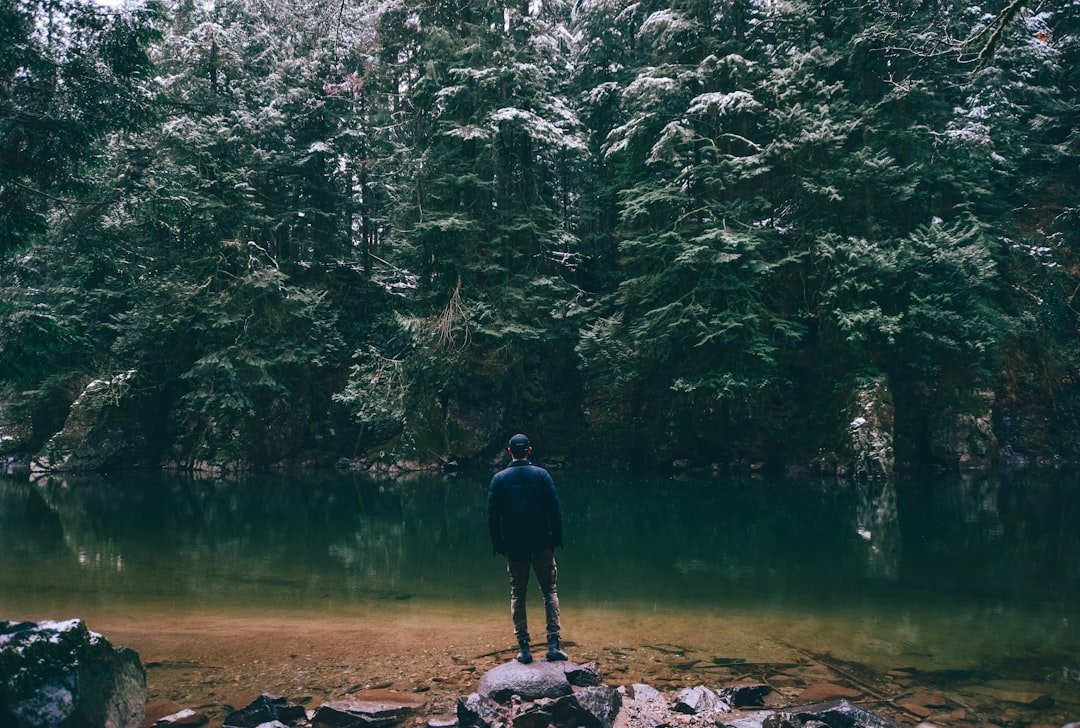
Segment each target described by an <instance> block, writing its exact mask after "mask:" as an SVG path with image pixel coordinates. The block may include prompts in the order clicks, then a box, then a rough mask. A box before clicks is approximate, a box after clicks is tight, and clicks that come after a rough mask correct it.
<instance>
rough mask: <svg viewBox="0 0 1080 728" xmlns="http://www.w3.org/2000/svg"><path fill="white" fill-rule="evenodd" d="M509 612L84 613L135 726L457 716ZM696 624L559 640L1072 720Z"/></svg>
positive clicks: (905, 710) (707, 673)
mask: <svg viewBox="0 0 1080 728" xmlns="http://www.w3.org/2000/svg"><path fill="white" fill-rule="evenodd" d="M379 617H382V621H380V618H379ZM507 619H508V617H507V615H505V614H504V613H503V612H502V610H492V613H491V614H488V615H484V616H482V617H481V618H479V619H468V620H466V619H462V618H460V616H459V615H454V614H453V613H452V612H450V611H448V612H446V613H443V614H440V615H436V616H435V617H434V618H433V617H432V615H431V614H430V613H423V614H412V615H410V614H409V613H408V611H407V610H405V611H403V612H398V613H393V612H392V611H391V610H389V609H388V610H386V611H385V612H383V613H382V614H381V615H375V617H374V618H372V615H368V618H367V619H358V618H357V617H356V615H348V614H345V615H342V614H336V613H335V614H331V615H318V614H314V615H311V617H310V619H304V618H297V617H282V616H253V617H218V616H215V615H214V614H212V613H204V614H200V615H197V616H192V615H188V616H187V617H184V618H178V617H177V616H176V615H174V616H172V617H168V616H166V617H163V618H162V619H161V620H159V621H149V620H143V619H139V618H137V617H136V616H133V615H120V614H113V615H111V616H109V615H106V614H100V615H97V616H92V617H90V618H88V619H86V620H84V621H86V624H87V626H88V627H89V628H90V629H91V630H92V631H94V632H97V633H99V634H102V635H104V636H105V637H106V639H108V640H109V641H110V643H112V644H113V646H114V647H129V648H131V649H134V650H135V651H136V652H138V653H139V656H140V659H141V661H142V663H143V665H144V667H145V669H146V673H147V709H146V721H145V723H144V725H146V726H150V725H152V724H153V723H154V721H156V720H158V719H160V718H162V717H165V716H169V715H173V714H176V713H178V712H180V711H181V710H185V709H190V710H194V711H196V712H197V713H200V714H202V715H204V716H206V717H207V719H208V723H207V725H209V726H212V727H217V726H220V725H221V724H222V722H223V721H224V719H225V717H226V716H227V715H228V714H229V713H230V712H232V711H233V710H237V709H240V708H243V707H245V706H247V705H248V704H250V703H251V702H252V701H253V700H255V699H256V698H258V697H259V696H260V695H263V694H272V695H280V696H283V697H284V698H286V699H288V700H289V701H292V702H295V703H298V704H301V705H303V706H304V707H305V708H307V709H308V710H314V709H315V708H317V707H318V706H319V705H320V704H322V703H324V702H332V701H341V700H355V699H359V698H358V696H361V695H362V694H363V693H364V692H365V691H384V692H392V693H399V694H403V695H409V696H411V697H412V698H413V699H414V700H417V701H418V702H420V701H422V707H421V708H420V709H419V710H418V712H417V713H416V722H417V724H423V723H424V722H426V721H427V719H428V718H433V717H438V716H446V715H452V714H454V712H455V708H456V704H457V701H458V699H459V698H463V697H466V696H468V695H469V694H470V693H472V692H474V691H475V690H476V687H477V683H478V682H479V680H480V677H481V676H482V675H483V674H484V673H485V672H486V671H488V670H490V669H492V668H495V667H498V666H499V665H501V664H504V663H506V662H508V661H511V660H512V659H513V656H514V654H516V645H513V644H512V641H511V640H510V639H509V638H508V637H507V636H506V635H504V633H505V632H508V631H509V630H508V625H507V624H504V622H505V621H507ZM695 628H700V625H693V624H691V625H688V632H687V633H686V634H685V635H682V636H683V637H685V638H686V639H680V640H679V641H678V642H656V641H650V640H648V639H647V637H646V638H645V639H642V640H635V639H631V638H632V637H633V636H634V635H631V634H620V637H621V639H620V640H619V641H618V642H617V643H615V644H612V643H610V642H608V641H601V638H602V635H599V634H597V633H596V625H594V624H590V623H589V620H584V623H583V624H582V625H581V629H580V630H575V631H574V632H573V634H574V635H576V636H578V638H577V639H575V638H574V637H570V638H568V639H566V640H564V647H565V649H566V650H567V651H568V652H569V653H570V660H571V662H573V663H576V664H584V663H587V662H595V663H596V664H597V666H598V669H599V672H600V674H601V677H602V679H603V682H604V683H605V684H608V685H611V686H615V687H618V686H623V687H626V688H628V689H629V688H630V687H631V686H632V685H634V684H637V683H641V684H645V685H648V686H650V687H652V688H655V689H656V690H658V691H660V692H661V693H663V694H666V695H672V694H675V693H677V692H679V691H680V690H682V689H684V688H694V687H698V686H705V687H708V688H710V689H714V690H716V689H718V688H721V687H724V686H728V685H734V684H749V683H758V684H763V685H767V686H769V687H770V688H771V689H772V690H773V691H774V697H773V699H772V701H771V703H770V707H774V706H776V707H785V706H794V705H804V704H808V703H815V702H821V701H822V700H828V699H831V698H838V697H843V698H846V699H848V700H849V701H850V702H852V703H853V704H856V705H859V706H861V707H864V708H866V709H868V710H871V711H874V712H875V713H879V714H881V715H884V716H887V717H889V718H892V719H894V720H898V721H900V722H902V723H905V724H908V725H912V726H914V725H917V724H919V723H922V722H926V723H929V724H931V725H935V726H956V727H957V728H966V727H967V726H982V725H987V724H997V725H1006V724H1011V725H1024V726H1036V725H1039V726H1064V725H1066V724H1067V723H1069V722H1071V721H1076V720H1077V719H1080V699H1078V700H1077V701H1076V702H1074V703H1072V704H1070V703H1068V702H1067V701H1063V695H1062V694H1061V693H1060V692H1055V691H1054V690H1053V687H1052V686H1050V685H1045V686H1043V689H1042V690H1037V688H1038V687H1039V686H1038V685H1037V684H1036V683H1034V682H1032V683H1031V684H1030V685H1028V686H1027V687H1026V688H1025V686H1023V685H1021V684H1019V683H1018V682H1017V681H1010V682H1009V684H1005V682H1006V681H1001V680H998V681H994V680H989V681H986V683H985V685H982V686H981V687H980V689H979V690H975V691H974V692H972V691H970V690H969V691H966V692H965V691H963V690H960V689H958V688H957V686H952V685H944V684H942V683H941V682H940V680H939V676H938V675H937V674H936V673H934V672H923V671H920V670H917V669H915V668H905V667H903V665H901V664H897V665H896V666H894V667H893V668H891V669H888V670H882V669H880V668H867V666H865V665H860V664H857V663H851V662H849V661H845V660H843V659H840V658H836V657H834V656H832V655H831V654H827V653H822V652H818V651H817V650H815V649H808V648H806V647H803V646H801V645H798V644H790V643H787V644H785V643H781V642H779V641H776V640H772V639H771V638H769V637H767V636H762V637H760V638H758V639H756V640H743V641H742V644H741V646H740V647H736V646H735V645H734V644H732V645H731V647H732V649H730V650H725V651H723V652H717V651H716V650H714V649H708V648H705V649H703V648H702V646H701V645H700V641H701V640H698V641H695V640H693V639H692V634H691V633H692V632H693V631H694V629H695ZM670 636H671V635H665V637H670ZM500 637H503V639H499V638H500ZM714 637H715V636H714ZM1064 687H1065V688H1066V689H1068V688H1069V686H1067V685H1066V686H1064ZM1025 690H1026V691H1025ZM1032 690H1035V692H1032Z"/></svg>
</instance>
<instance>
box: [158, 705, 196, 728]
mask: <svg viewBox="0 0 1080 728" xmlns="http://www.w3.org/2000/svg"><path fill="white" fill-rule="evenodd" d="M208 722H210V719H209V718H207V717H206V716H205V715H204V714H202V713H196V712H195V711H194V710H192V709H191V708H185V709H184V710H181V711H179V712H176V713H173V714H172V715H166V716H165V717H164V718H158V719H157V720H156V721H154V725H153V728H174V726H191V725H194V726H200V725H206V724H207V723H208Z"/></svg>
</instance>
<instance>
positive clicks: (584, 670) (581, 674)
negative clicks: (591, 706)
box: [565, 662, 601, 688]
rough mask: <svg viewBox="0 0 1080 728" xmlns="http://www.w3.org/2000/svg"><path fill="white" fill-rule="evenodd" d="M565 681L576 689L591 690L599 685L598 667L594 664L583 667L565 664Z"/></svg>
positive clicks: (586, 664) (588, 663)
mask: <svg viewBox="0 0 1080 728" xmlns="http://www.w3.org/2000/svg"><path fill="white" fill-rule="evenodd" d="M565 672H566V680H567V681H568V682H569V683H570V684H571V685H573V686H574V687H576V688H591V687H595V686H597V685H599V684H600V677H601V676H600V667H599V666H598V665H597V664H596V663H595V662H586V663H585V664H584V665H574V664H572V663H569V662H568V663H566V668H565Z"/></svg>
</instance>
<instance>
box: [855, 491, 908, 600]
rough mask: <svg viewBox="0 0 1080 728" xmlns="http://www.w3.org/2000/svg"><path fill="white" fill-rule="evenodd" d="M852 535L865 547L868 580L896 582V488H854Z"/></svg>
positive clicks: (898, 533) (898, 543)
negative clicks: (853, 525) (853, 528)
mask: <svg viewBox="0 0 1080 728" xmlns="http://www.w3.org/2000/svg"><path fill="white" fill-rule="evenodd" d="M855 492H856V497H857V499H858V505H857V507H856V518H855V532H856V533H857V534H859V538H861V539H862V540H863V542H864V544H865V546H866V563H867V573H868V574H869V575H870V576H871V577H878V578H881V579H885V580H890V581H891V580H895V579H896V578H898V577H899V573H900V553H901V545H900V544H901V537H900V511H899V509H898V507H897V503H896V484H895V483H894V482H893V481H891V480H890V481H886V482H874V481H871V482H861V483H858V484H856V485H855Z"/></svg>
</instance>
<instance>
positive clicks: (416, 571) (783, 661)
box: [0, 470, 1080, 725]
mask: <svg viewBox="0 0 1080 728" xmlns="http://www.w3.org/2000/svg"><path fill="white" fill-rule="evenodd" d="M552 473H553V476H554V477H555V479H556V483H557V485H558V487H559V491H560V495H561V497H562V501H563V509H564V520H565V530H566V548H565V549H563V550H561V551H559V553H558V562H559V594H560V599H561V601H562V611H563V629H564V640H565V641H566V642H567V644H568V645H569V651H570V653H571V659H573V660H575V661H578V662H584V661H586V660H596V661H597V662H598V663H599V665H600V668H601V670H602V671H603V672H604V674H605V676H606V677H607V678H608V679H609V680H611V681H613V682H625V683H629V682H632V681H646V682H651V683H653V684H654V685H655V686H656V687H659V688H665V687H669V686H672V687H673V686H678V685H685V686H691V685H697V684H706V685H714V686H715V685H720V684H723V683H724V682H729V681H737V680H748V679H750V680H758V681H762V680H763V681H767V682H769V684H772V685H774V687H775V688H776V689H778V690H779V691H780V692H785V691H786V693H787V694H788V697H796V695H795V694H796V693H797V692H798V691H799V690H802V689H803V688H804V687H805V686H806V685H807V684H812V683H829V684H840V685H844V686H847V687H848V688H851V689H854V690H855V691H856V692H858V693H859V694H860V695H861V696H862V697H863V698H866V699H869V700H871V701H872V702H877V703H879V704H881V705H882V706H884V707H888V708H889V709H890V710H891V709H893V708H895V700H896V699H897V698H903V696H904V695H906V694H910V693H911V692H912V691H915V690H916V689H924V690H932V691H936V693H937V694H938V695H939V696H940V697H942V698H944V700H943V701H941V702H942V704H941V706H940V707H939V708H937V709H936V710H938V711H939V712H938V713H937V714H935V716H933V717H934V719H936V720H938V721H939V722H941V723H942V724H950V725H964V724H977V723H982V722H985V721H989V720H993V721H995V722H998V723H999V724H1010V723H1011V724H1016V725H1034V724H1046V725H1062V724H1064V723H1065V722H1068V721H1076V720H1080V486H1078V484H1077V480H1076V477H1075V475H1074V474H1073V473H1067V472H1051V473H1022V474H1013V475H1009V476H1002V477H994V478H990V477H984V476H977V477H960V476H939V477H935V478H920V479H898V480H897V481H896V482H890V483H880V482H871V483H843V482H839V481H834V480H819V479H805V480H790V479H770V478H766V477H761V478H752V477H741V476H739V477H736V476H728V475H722V476H708V475H700V476H684V477H671V476H659V475H644V476H643V475H631V474H627V473H614V472H582V471H577V470H553V471H552ZM489 477H490V474H489V473H456V474H451V475H423V476H412V477H408V478H400V479H396V480H386V479H376V478H370V477H368V476H365V475H357V474H342V473H329V474H300V475H253V476H248V477H243V478H237V479H202V478H193V477H181V476H170V475H164V474H157V473H135V474H122V475H112V476H66V477H48V478H41V479H38V480H36V481H34V482H29V481H28V480H27V479H26V478H25V477H4V478H0V619H8V620H34V621H39V620H43V619H67V618H69V617H81V618H83V619H84V620H85V621H86V622H87V624H88V626H89V627H90V628H91V629H92V630H94V631H97V632H101V633H103V634H105V636H106V637H108V638H109V639H110V641H111V642H113V643H114V644H117V645H127V646H131V647H133V648H135V649H137V650H138V651H139V653H140V656H141V657H142V658H143V660H144V662H145V663H147V665H148V689H149V692H150V696H151V700H152V701H153V702H154V703H155V706H156V707H157V709H158V711H159V712H160V711H161V710H164V709H166V708H167V707H172V706H181V707H201V708H203V709H204V710H206V711H207V712H209V713H210V714H212V715H214V714H220V713H222V712H223V711H225V710H226V707H223V706H228V705H233V706H235V707H240V706H239V705H237V704H238V703H239V704H246V701H247V700H249V699H251V698H254V697H255V696H257V695H258V694H259V693H260V692H276V693H278V694H284V695H287V696H288V697H291V698H293V699H296V698H297V697H299V696H301V695H303V696H304V697H305V698H308V699H313V700H321V699H327V698H332V697H341V696H343V695H352V694H355V693H356V692H357V691H359V690H363V689H366V688H380V687H381V688H392V689H399V690H410V691H420V692H430V693H431V694H432V695H433V696H435V695H439V696H442V697H440V698H439V701H441V702H440V704H439V705H437V706H435V707H436V708H437V709H449V710H452V707H453V706H452V700H451V698H452V696H453V695H454V694H455V691H457V693H460V694H467V693H468V692H471V691H472V689H473V686H474V684H475V680H476V678H477V676H478V672H477V670H478V665H479V669H483V666H484V665H485V664H488V663H490V664H491V666H494V665H496V664H498V662H499V661H501V660H505V659H509V658H510V657H511V656H512V655H513V651H512V649H513V647H514V645H513V634H512V629H511V626H510V619H509V605H508V601H509V600H508V587H507V585H506V579H505V568H504V565H503V564H502V562H501V561H500V559H499V558H497V557H494V556H493V555H492V553H491V548H490V545H489V542H488V538H487V532H486V524H485V520H484V508H485V497H486V486H487V479H488V478H489ZM530 609H531V612H530V613H531V615H532V619H533V621H534V622H535V623H536V624H535V626H534V629H533V633H534V635H536V634H538V633H540V632H541V631H542V627H541V626H540V622H539V621H538V620H539V619H540V615H542V606H541V604H540V601H539V597H538V596H537V594H536V592H535V588H534V589H533V593H532V594H531V599H530ZM447 696H450V697H447ZM871 707H873V706H871ZM215 711H217V713H215ZM908 713H910V710H909V711H908ZM945 716H949V717H950V718H949V719H948V720H946V719H945ZM899 717H900V718H901V719H904V720H907V721H909V722H912V723H915V722H918V719H919V717H921V716H919V715H916V714H905V713H903V712H901V713H900V714H899Z"/></svg>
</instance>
